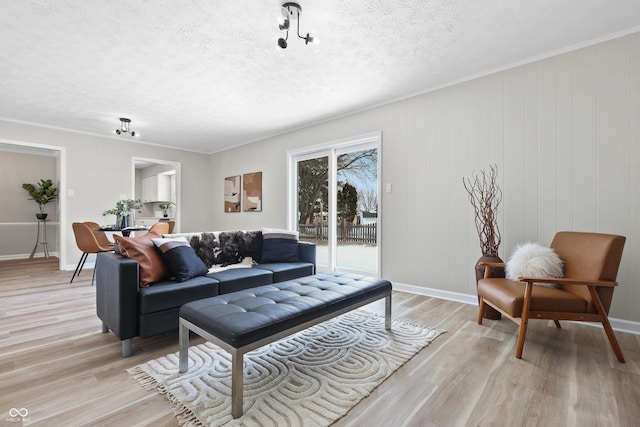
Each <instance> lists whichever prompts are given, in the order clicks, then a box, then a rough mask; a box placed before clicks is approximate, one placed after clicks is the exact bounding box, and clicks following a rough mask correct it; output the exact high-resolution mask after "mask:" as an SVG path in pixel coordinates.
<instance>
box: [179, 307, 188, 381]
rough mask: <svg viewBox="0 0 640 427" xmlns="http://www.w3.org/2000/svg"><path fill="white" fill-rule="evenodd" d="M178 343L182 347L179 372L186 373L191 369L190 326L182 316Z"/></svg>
mask: <svg viewBox="0 0 640 427" xmlns="http://www.w3.org/2000/svg"><path fill="white" fill-rule="evenodd" d="M178 334H179V335H178V343H179V348H180V356H179V364H178V372H180V373H181V374H184V373H185V372H187V371H188V370H189V328H187V326H186V325H185V324H184V322H183V321H182V318H180V330H179V332H178Z"/></svg>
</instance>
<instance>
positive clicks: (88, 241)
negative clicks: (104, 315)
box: [69, 222, 113, 286]
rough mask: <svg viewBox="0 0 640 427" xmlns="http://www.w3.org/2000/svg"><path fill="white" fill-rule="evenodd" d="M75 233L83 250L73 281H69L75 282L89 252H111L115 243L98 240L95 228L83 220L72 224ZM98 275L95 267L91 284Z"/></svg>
mask: <svg viewBox="0 0 640 427" xmlns="http://www.w3.org/2000/svg"><path fill="white" fill-rule="evenodd" d="M72 227H73V234H74V235H75V238H76V245H78V249H80V250H81V251H82V255H81V256H80V261H78V265H77V266H76V270H75V271H74V272H73V276H72V277H71V281H70V282H69V283H73V279H75V278H76V276H78V275H80V272H81V271H82V268H83V267H84V263H85V261H86V260H87V257H88V256H89V254H96V253H98V252H111V251H113V245H111V246H110V247H106V246H102V245H100V243H99V242H98V239H97V238H96V235H95V234H94V233H93V228H92V227H89V226H88V225H87V224H85V223H83V222H74V223H73V224H72ZM95 277H96V269H95V268H94V269H93V277H92V278H91V286H93V282H94V280H95Z"/></svg>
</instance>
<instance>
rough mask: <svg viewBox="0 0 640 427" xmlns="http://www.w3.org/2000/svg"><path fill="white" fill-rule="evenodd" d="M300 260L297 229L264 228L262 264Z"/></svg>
mask: <svg viewBox="0 0 640 427" xmlns="http://www.w3.org/2000/svg"><path fill="white" fill-rule="evenodd" d="M299 261H300V259H299V257H298V232H297V231H290V230H280V229H277V228H263V229H262V257H261V259H260V263H261V264H270V263H276V262H277V263H280V262H299Z"/></svg>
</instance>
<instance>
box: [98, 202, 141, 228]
mask: <svg viewBox="0 0 640 427" xmlns="http://www.w3.org/2000/svg"><path fill="white" fill-rule="evenodd" d="M143 206H144V204H143V203H142V200H140V199H138V200H133V199H124V200H118V201H117V202H116V207H115V208H111V209H108V210H106V211H104V212H102V215H103V216H106V215H116V228H117V229H123V228H127V227H129V226H131V225H134V215H135V212H138V213H140V212H142V208H143Z"/></svg>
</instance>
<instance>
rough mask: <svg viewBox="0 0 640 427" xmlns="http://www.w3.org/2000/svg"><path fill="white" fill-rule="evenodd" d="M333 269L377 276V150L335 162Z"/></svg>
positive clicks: (357, 153) (370, 150)
mask: <svg viewBox="0 0 640 427" xmlns="http://www.w3.org/2000/svg"><path fill="white" fill-rule="evenodd" d="M336 196H337V197H336V199H337V207H336V208H337V214H338V222H337V230H336V232H337V236H336V237H337V249H336V266H337V267H338V268H347V269H353V270H358V271H364V272H370V273H377V272H378V247H377V246H378V239H377V221H378V150H376V149H368V150H360V151H354V152H351V153H345V154H341V155H339V156H338V158H337V195H336Z"/></svg>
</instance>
